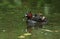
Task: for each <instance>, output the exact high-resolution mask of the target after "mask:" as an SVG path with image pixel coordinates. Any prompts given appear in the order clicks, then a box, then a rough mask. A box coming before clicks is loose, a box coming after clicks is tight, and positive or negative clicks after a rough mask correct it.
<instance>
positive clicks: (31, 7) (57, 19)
mask: <svg viewBox="0 0 60 39" xmlns="http://www.w3.org/2000/svg"><path fill="white" fill-rule="evenodd" d="M28 11H32V13H38V12H42V13H43V14H44V15H45V16H46V17H47V18H48V24H47V25H45V28H46V29H50V30H52V31H55V30H56V31H57V33H56V32H46V31H42V30H41V31H40V30H35V31H33V34H34V35H32V36H30V37H27V38H25V39H60V0H0V39H19V38H18V36H19V35H21V34H23V33H25V31H24V29H25V28H26V23H25V21H22V19H23V16H24V14H25V13H27V12H28ZM35 32H36V33H35ZM41 32H43V33H41ZM38 33H39V34H38Z"/></svg>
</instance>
